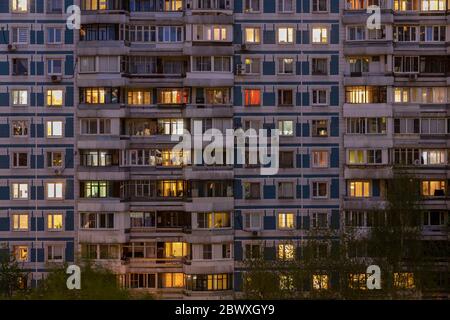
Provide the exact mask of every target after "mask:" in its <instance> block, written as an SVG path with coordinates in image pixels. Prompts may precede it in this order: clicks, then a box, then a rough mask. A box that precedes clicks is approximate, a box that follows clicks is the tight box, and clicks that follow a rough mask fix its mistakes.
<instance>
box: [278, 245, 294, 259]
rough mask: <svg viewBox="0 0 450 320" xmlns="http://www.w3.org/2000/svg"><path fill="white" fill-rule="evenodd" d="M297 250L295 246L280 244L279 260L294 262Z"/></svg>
mask: <svg viewBox="0 0 450 320" xmlns="http://www.w3.org/2000/svg"><path fill="white" fill-rule="evenodd" d="M294 254H295V249H294V245H293V244H286V243H283V244H279V245H278V259H279V260H293V259H294Z"/></svg>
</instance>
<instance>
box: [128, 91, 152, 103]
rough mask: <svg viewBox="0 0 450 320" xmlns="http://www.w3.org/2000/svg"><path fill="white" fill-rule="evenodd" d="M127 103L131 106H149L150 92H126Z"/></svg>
mask: <svg viewBox="0 0 450 320" xmlns="http://www.w3.org/2000/svg"><path fill="white" fill-rule="evenodd" d="M127 103H128V104H131V105H143V104H150V91H128V99H127Z"/></svg>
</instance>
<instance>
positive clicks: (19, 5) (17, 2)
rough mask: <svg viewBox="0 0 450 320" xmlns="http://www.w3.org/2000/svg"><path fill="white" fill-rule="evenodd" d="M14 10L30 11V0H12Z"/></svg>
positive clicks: (18, 11) (19, 11)
mask: <svg viewBox="0 0 450 320" xmlns="http://www.w3.org/2000/svg"><path fill="white" fill-rule="evenodd" d="M3 1H8V0H3ZM12 12H15V13H23V12H28V0H12Z"/></svg>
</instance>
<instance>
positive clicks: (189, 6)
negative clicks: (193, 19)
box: [186, 1, 192, 9]
mask: <svg viewBox="0 0 450 320" xmlns="http://www.w3.org/2000/svg"><path fill="white" fill-rule="evenodd" d="M191 5H192V2H191V1H187V2H186V9H191Z"/></svg>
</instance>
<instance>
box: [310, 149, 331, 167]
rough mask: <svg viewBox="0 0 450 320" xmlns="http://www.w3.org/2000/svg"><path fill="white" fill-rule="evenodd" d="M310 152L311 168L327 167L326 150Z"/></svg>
mask: <svg viewBox="0 0 450 320" xmlns="http://www.w3.org/2000/svg"><path fill="white" fill-rule="evenodd" d="M311 153H312V166H313V168H327V167H328V151H326V150H314V151H312V152H311Z"/></svg>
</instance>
